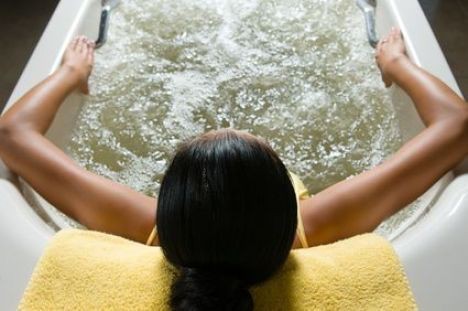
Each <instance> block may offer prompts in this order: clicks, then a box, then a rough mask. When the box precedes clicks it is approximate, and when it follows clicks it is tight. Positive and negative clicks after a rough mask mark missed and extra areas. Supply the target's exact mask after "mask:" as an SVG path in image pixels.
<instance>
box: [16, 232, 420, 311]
mask: <svg viewBox="0 0 468 311" xmlns="http://www.w3.org/2000/svg"><path fill="white" fill-rule="evenodd" d="M175 273H176V270H175V269H174V268H173V267H172V266H170V265H169V264H168V263H167V262H166V261H165V260H164V258H163V255H162V252H161V249H160V248H159V247H148V246H145V245H142V244H139V243H135V242H132V241H129V240H126V239H123V238H121V237H117V236H112V235H107V234H103V233H99V232H93V231H83V230H77V229H69V230H63V231H61V232H59V233H58V234H57V235H56V236H55V237H54V238H53V240H52V241H51V243H50V244H49V245H48V246H47V248H46V250H45V252H44V254H43V256H42V258H41V259H40V261H39V263H38V265H37V267H36V269H35V271H34V273H33V276H32V278H31V280H30V283H29V285H28V288H27V289H26V291H25V293H24V296H23V299H22V302H21V304H20V306H19V309H20V310H47V311H50V310H86V311H88V310H168V306H167V300H168V295H169V289H170V284H171V280H172V279H173V278H174V275H175ZM251 293H252V295H253V298H254V303H255V310H268V311H273V310H346V311H348V310H399V311H401V310H415V309H416V306H415V303H414V300H413V297H412V294H411V291H410V289H409V286H408V282H407V280H406V278H405V275H404V273H403V270H402V268H401V266H400V263H399V261H398V258H397V257H396V255H395V253H394V251H393V249H392V248H391V246H390V244H389V243H388V242H386V241H385V240H384V239H383V238H381V237H378V236H377V235H374V234H365V235H361V236H357V237H354V238H351V239H347V240H343V241H340V242H337V243H334V244H331V245H326V246H319V247H314V248H310V249H299V250H294V251H292V252H291V255H290V256H289V258H288V260H287V262H286V263H285V265H284V266H283V268H282V269H281V271H279V273H278V274H277V275H275V276H274V277H273V278H272V279H271V280H269V281H267V282H265V283H264V284H262V285H260V286H258V287H255V288H252V289H251Z"/></svg>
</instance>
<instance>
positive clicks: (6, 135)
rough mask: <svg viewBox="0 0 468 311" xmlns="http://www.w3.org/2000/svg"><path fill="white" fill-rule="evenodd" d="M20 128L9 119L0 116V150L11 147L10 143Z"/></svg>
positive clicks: (19, 131)
mask: <svg viewBox="0 0 468 311" xmlns="http://www.w3.org/2000/svg"><path fill="white" fill-rule="evenodd" d="M21 132H22V130H21V129H20V127H19V126H17V125H15V124H14V123H12V122H11V121H9V120H5V119H3V118H0V151H1V150H3V149H7V148H11V146H12V143H13V142H14V141H15V140H16V138H17V136H18V133H21Z"/></svg>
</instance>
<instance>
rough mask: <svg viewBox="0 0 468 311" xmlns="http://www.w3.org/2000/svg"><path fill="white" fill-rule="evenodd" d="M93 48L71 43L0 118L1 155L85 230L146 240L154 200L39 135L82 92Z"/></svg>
mask: <svg viewBox="0 0 468 311" xmlns="http://www.w3.org/2000/svg"><path fill="white" fill-rule="evenodd" d="M93 58H94V46H93V44H92V43H91V42H90V41H88V40H87V39H86V38H85V37H79V38H77V39H75V40H73V41H72V43H70V45H69V47H68V49H67V51H66V52H65V55H64V60H63V63H62V65H61V66H60V68H59V69H58V70H57V71H56V72H55V73H53V74H52V75H51V76H49V77H48V78H47V79H45V80H44V81H42V82H41V83H40V84H38V85H37V86H35V87H34V88H33V89H31V90H30V91H29V92H28V93H26V94H25V95H24V96H23V97H22V98H21V99H19V100H18V102H16V103H15V104H14V105H13V106H12V107H11V108H10V109H9V110H8V111H7V112H6V113H5V114H4V115H3V116H2V117H1V118H0V156H1V158H2V160H3V161H4V162H5V164H6V165H8V167H9V168H10V169H11V170H12V171H14V172H15V173H17V174H18V175H20V176H21V177H23V178H24V179H25V180H26V181H27V182H28V183H29V184H30V185H31V186H32V187H33V188H34V189H36V190H37V192H39V193H40V194H41V195H42V196H43V197H44V198H46V199H47V200H48V201H49V202H50V203H51V204H53V205H54V206H56V207H57V208H59V209H60V210H61V211H62V212H64V213H65V214H67V215H69V216H71V217H73V218H75V219H76V220H78V221H79V222H80V223H82V224H83V225H85V226H86V227H88V228H89V229H93V230H99V231H104V232H108V233H113V234H117V235H121V236H124V237H127V238H130V239H133V240H136V241H140V242H146V238H147V237H148V235H149V233H150V232H151V230H152V227H153V226H154V219H155V218H154V217H155V213H156V200H155V199H154V198H150V197H147V196H145V195H143V194H141V193H138V192H136V191H134V190H132V189H130V188H129V187H126V186H124V185H121V184H118V183H115V182H112V181H110V180H107V179H105V178H102V177H100V176H98V175H96V174H93V173H90V172H88V171H86V170H84V169H83V168H81V167H79V166H78V165H77V164H76V163H75V162H73V161H72V160H71V159H70V158H69V157H68V156H67V155H66V154H65V153H64V152H62V151H61V150H60V149H58V148H57V147H56V146H55V145H54V144H52V143H51V142H50V141H49V140H47V139H46V138H45V137H44V136H43V135H44V133H45V132H46V131H47V129H48V128H49V126H50V124H51V122H52V120H53V119H54V116H55V114H56V112H57V110H58V109H59V107H60V105H61V104H62V102H63V101H64V100H65V98H66V97H67V96H68V95H70V94H71V93H72V92H73V91H75V90H76V89H80V90H81V91H82V92H84V93H87V91H88V87H87V80H88V76H89V74H90V73H91V69H92V64H93Z"/></svg>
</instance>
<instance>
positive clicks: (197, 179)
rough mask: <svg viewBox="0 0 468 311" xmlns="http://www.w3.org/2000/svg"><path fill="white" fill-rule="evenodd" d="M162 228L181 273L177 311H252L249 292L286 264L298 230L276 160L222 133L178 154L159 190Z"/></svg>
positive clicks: (250, 142) (263, 146) (258, 146)
mask: <svg viewBox="0 0 468 311" xmlns="http://www.w3.org/2000/svg"><path fill="white" fill-rule="evenodd" d="M156 220H157V227H158V233H159V241H160V245H161V247H162V249H163V252H164V255H165V256H166V258H167V259H168V260H169V261H170V262H171V263H172V264H173V265H175V266H176V267H178V268H179V271H180V274H179V277H178V279H177V280H176V281H175V282H174V284H173V285H172V290H171V297H170V305H171V308H172V310H176V311H182V310H187V311H188V310H190V311H197V310H204V311H205V310H208V311H209V310H233V311H234V310H236V311H237V310H239V311H241V310H242V311H243V310H252V309H253V301H252V297H251V296H250V293H249V291H248V287H249V286H251V285H253V284H257V283H259V282H262V281H264V280H266V279H267V278H269V277H270V276H271V275H273V273H274V272H275V271H277V270H278V268H279V267H280V266H281V265H282V264H283V263H284V261H285V260H286V258H287V256H288V254H289V251H290V249H291V246H292V243H293V241H294V236H295V232H296V226H297V207H296V199H295V194H294V189H293V186H292V184H291V181H290V179H289V175H288V172H287V170H286V168H285V166H284V164H283V163H282V162H281V160H280V159H279V157H278V156H277V154H276V153H275V152H274V151H273V150H272V148H271V147H270V146H269V145H268V144H267V143H266V142H264V141H262V140H260V139H258V138H255V137H254V136H252V135H250V134H247V133H243V132H239V131H235V130H231V129H223V130H218V131H212V132H209V133H207V134H204V135H202V136H200V137H198V138H196V139H194V140H192V141H190V142H189V143H186V144H185V145H183V146H182V147H181V148H180V149H179V150H178V151H177V153H176V155H175V157H174V159H173V160H172V163H171V164H170V166H169V168H168V170H167V172H166V174H165V176H164V178H163V181H162V184H161V188H160V193H159V199H158V209H157V216H156Z"/></svg>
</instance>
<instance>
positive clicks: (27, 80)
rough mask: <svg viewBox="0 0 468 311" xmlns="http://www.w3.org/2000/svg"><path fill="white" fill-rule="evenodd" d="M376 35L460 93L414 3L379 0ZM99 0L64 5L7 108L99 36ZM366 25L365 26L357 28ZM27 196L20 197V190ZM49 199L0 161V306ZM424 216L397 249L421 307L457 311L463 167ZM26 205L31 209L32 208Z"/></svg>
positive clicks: (463, 246)
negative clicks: (400, 45) (79, 37)
mask: <svg viewBox="0 0 468 311" xmlns="http://www.w3.org/2000/svg"><path fill="white" fill-rule="evenodd" d="M377 2H378V7H377V30H378V32H379V33H384V32H387V31H388V29H389V28H390V26H392V25H398V26H399V27H401V28H402V30H403V33H404V36H405V40H406V44H407V48H408V53H409V55H410V56H411V58H412V59H413V60H414V61H415V62H416V63H417V64H419V65H421V66H422V67H424V68H426V69H427V70H429V71H430V72H432V73H433V74H435V75H436V76H438V77H439V78H441V79H442V80H444V81H445V82H446V83H447V84H448V85H449V86H451V87H452V88H453V89H455V90H456V91H457V92H458V93H460V91H459V89H458V87H457V85H456V82H455V80H454V78H453V76H452V74H451V72H450V70H449V68H448V66H447V63H446V61H445V59H444V56H443V55H442V53H441V51H440V48H439V46H438V44H437V42H436V40H435V38H434V36H433V34H432V31H431V30H430V28H429V25H428V24H427V21H426V19H425V17H424V15H423V14H422V11H421V9H420V7H419V4H418V3H417V0H380V1H377ZM99 15H100V1H99V0H82V1H77V0H62V1H61V2H60V4H59V6H58V7H57V9H56V11H55V13H54V15H53V17H52V18H51V20H50V23H49V25H48V27H47V29H46V30H45V32H44V34H43V36H42V38H41V40H40V41H39V43H38V45H37V47H36V49H35V51H34V53H33V55H32V56H31V59H30V60H29V63H28V65H27V66H26V68H25V70H24V72H23V74H22V76H21V79H20V80H19V82H18V84H17V86H16V88H15V90H14V92H13V94H12V96H11V98H10V100H9V102H8V104H7V108H8V107H9V106H10V105H12V104H13V102H14V101H15V100H16V99H17V98H18V97H19V96H21V95H22V94H23V93H24V92H25V91H27V90H28V89H29V88H30V87H31V86H33V85H34V84H36V83H37V82H39V81H40V80H41V79H43V78H44V77H45V76H47V75H48V74H50V73H51V72H52V71H53V70H54V69H55V68H56V67H57V66H58V65H59V63H60V59H61V55H62V53H63V50H64V49H65V46H66V44H67V42H68V41H69V40H70V39H71V38H72V37H73V36H75V35H76V34H85V35H87V36H89V37H92V38H96V37H97V29H98V24H99ZM363 27H364V25H363ZM392 93H393V99H394V103H395V106H396V107H397V111H398V112H397V113H398V117H399V120H400V123H401V128H402V132H403V135H404V136H405V138H410V137H412V136H414V135H415V134H416V133H418V132H419V131H420V130H421V129H422V123H421V121H420V119H419V117H418V116H417V114H416V111H415V109H414V108H413V105H412V104H411V102H410V99H409V98H408V97H407V96H406V95H404V94H403V93H402V92H401V91H400V90H399V89H396V88H395V89H393V90H392ZM81 102H82V98H81V97H80V96H79V95H72V96H70V97H69V98H68V99H67V101H66V103H65V104H64V105H63V106H62V108H61V109H60V111H59V113H58V115H57V117H56V120H55V121H54V123H53V125H52V127H51V129H50V131H49V132H48V137H49V138H50V139H51V140H52V141H54V142H55V143H56V144H57V145H58V146H59V147H60V146H64V145H65V143H66V141H67V139H68V137H69V134H70V130H71V128H72V126H73V120H75V118H76V116H77V113H78V111H79V107H80V104H81ZM25 192H26V193H25ZM46 204H47V202H45V201H44V200H43V199H41V198H40V197H39V196H37V195H36V194H34V193H33V192H31V191H30V189H29V188H28V187H27V186H25V187H24V186H21V185H19V183H18V180H17V179H16V177H15V176H12V175H11V174H10V173H9V172H8V170H7V169H6V168H4V166H3V165H1V162H0V250H1V256H0V309H1V310H4V309H5V310H10V309H14V308H15V307H16V305H17V303H18V301H19V299H20V297H21V295H22V292H23V290H24V288H25V286H26V284H27V281H28V279H29V277H30V275H31V272H32V270H33V267H34V265H35V263H36V261H37V259H38V257H39V255H40V254H41V251H42V249H43V248H44V246H45V244H46V243H47V241H48V239H49V238H50V237H51V236H52V234H53V233H54V231H55V230H56V228H58V227H66V226H67V224H65V223H63V221H62V220H61V219H60V218H57V217H55V216H54V215H53V214H48V213H47V211H45V210H43V208H42V207H43V206H45V205H46ZM424 204H426V205H431V206H432V208H431V209H430V212H429V213H427V215H425V216H424V217H422V218H421V219H420V220H418V221H417V222H416V223H415V224H414V225H413V226H412V227H411V228H409V229H408V230H406V231H405V232H403V233H402V234H400V235H398V237H396V238H395V239H394V240H393V241H392V243H393V245H394V246H395V249H396V251H397V252H398V254H399V256H400V257H401V260H402V262H403V264H404V267H405V270H406V272H407V274H408V276H409V280H410V283H411V286H412V289H413V291H414V293H415V296H416V300H417V303H418V305H419V306H420V308H421V309H422V310H441V309H449V310H462V309H464V306H466V305H467V303H468V297H467V296H468V295H465V293H467V292H468V282H467V281H465V280H466V279H468V267H466V266H465V263H466V262H468V242H465V241H464V240H465V239H464V237H466V236H468V170H467V169H461V170H460V171H459V172H458V173H457V174H454V173H449V174H447V175H446V176H444V177H443V178H442V179H441V180H440V181H439V182H438V183H437V184H436V185H434V187H432V188H431V189H430V190H429V191H428V193H426V194H425V196H424ZM31 206H34V207H33V208H32V207H31Z"/></svg>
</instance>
